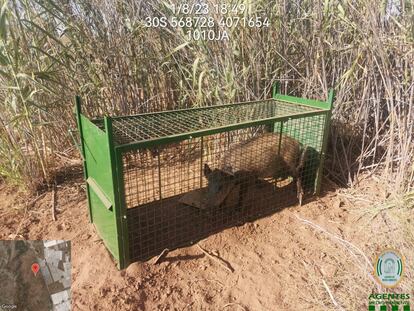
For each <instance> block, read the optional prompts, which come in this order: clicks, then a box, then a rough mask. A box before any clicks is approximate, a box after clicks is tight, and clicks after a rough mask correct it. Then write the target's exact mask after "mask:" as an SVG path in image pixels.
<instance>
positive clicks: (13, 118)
mask: <svg viewBox="0 0 414 311" xmlns="http://www.w3.org/2000/svg"><path fill="white" fill-rule="evenodd" d="M206 1H207V2H211V3H212V2H214V0H206ZM230 2H231V1H229V3H230ZM0 3H1V11H0V81H1V87H0V176H2V178H3V179H5V180H6V181H7V182H11V183H14V184H18V185H20V186H22V187H24V188H28V189H32V190H35V189H39V188H41V187H44V186H47V185H49V184H50V183H52V182H53V180H54V176H55V172H56V168H57V167H59V161H60V159H61V158H62V157H68V156H69V157H71V156H73V155H74V154H75V153H74V152H73V151H74V147H73V143H72V141H71V139H70V136H69V135H68V129H69V128H70V127H74V126H75V123H74V117H73V112H72V109H73V98H74V96H75V94H79V95H81V96H82V98H83V99H84V101H85V110H86V113H87V114H88V115H91V116H101V115H104V114H116V115H118V114H130V113H137V112H147V111H156V110H164V109H175V108H183V107H189V106H205V105H216V104H220V103H224V102H235V101H245V100H256V99H261V98H267V97H269V96H270V93H271V86H272V84H273V83H274V82H275V81H281V82H282V91H283V92H290V93H292V94H294V95H298V96H302V97H309V98H319V99H323V98H326V96H327V92H328V88H330V87H334V88H335V89H336V94H337V95H336V101H335V110H334V115H333V118H334V122H333V126H332V128H331V138H330V148H329V154H328V161H327V166H326V169H327V176H328V177H329V178H330V179H332V180H333V181H335V182H336V183H340V184H345V185H352V184H353V183H355V182H357V181H358V177H359V176H361V174H360V173H361V172H363V171H366V170H369V171H370V172H374V171H376V172H382V174H384V176H385V178H386V180H388V181H389V189H390V191H392V192H405V191H407V190H409V189H410V188H411V187H413V184H414V164H413V158H414V139H413V126H414V79H413V78H414V1H413V0H401V1H396V0H383V1H375V0H360V1H355V0H324V1H316V0H289V1H286V0H274V1H268V0H266V1H265V0H262V1H261V0H258V1H249V0H234V1H232V3H233V4H234V3H243V4H245V5H246V6H247V7H248V8H249V12H250V14H257V15H260V16H267V17H268V18H269V20H270V24H271V25H270V27H268V28H262V29H257V28H254V29H252V28H249V27H241V26H238V27H234V28H232V29H231V30H229V31H230V38H231V39H230V40H229V41H221V42H217V41H188V39H187V36H186V35H185V30H183V29H173V28H170V27H166V28H162V29H161V28H157V29H153V28H146V27H144V23H143V19H144V17H146V16H167V17H171V16H174V12H173V10H172V5H173V4H174V3H175V1H172V0H166V1H160V0H154V1H150V2H146V1H136V0H134V1H132V0H129V1H127V0H9V1H5V0H0ZM215 18H217V19H218V18H219V16H215Z"/></svg>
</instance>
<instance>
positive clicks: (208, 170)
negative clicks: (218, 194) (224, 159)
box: [203, 163, 211, 177]
mask: <svg viewBox="0 0 414 311" xmlns="http://www.w3.org/2000/svg"><path fill="white" fill-rule="evenodd" d="M203 172H204V176H206V177H208V175H210V174H211V168H210V166H208V164H207V163H204V170H203Z"/></svg>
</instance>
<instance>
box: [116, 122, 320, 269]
mask: <svg viewBox="0 0 414 311" xmlns="http://www.w3.org/2000/svg"><path fill="white" fill-rule="evenodd" d="M324 124H325V116H324V115H317V116H312V117H306V118H300V119H296V120H289V121H285V122H277V123H271V124H267V125H262V126H255V127H250V128H247V129H240V130H233V131H228V132H223V133H219V134H214V135H208V136H204V137H200V138H193V139H189V140H185V141H182V142H179V143H173V144H167V145H163V146H159V147H157V148H153V149H141V150H136V151H131V152H128V153H125V154H124V155H123V170H124V187H125V189H124V190H125V203H126V207H127V222H128V235H129V250H130V259H131V261H135V260H144V259H148V258H150V257H152V256H155V255H157V254H159V253H160V252H161V251H162V250H163V249H165V248H168V249H174V248H176V247H179V246H182V245H186V244H189V243H192V242H194V241H197V240H198V239H201V238H203V237H205V236H208V235H209V234H211V233H214V232H218V231H221V230H223V229H224V228H227V227H230V226H233V225H235V224H241V223H244V222H246V221H249V220H254V219H257V218H259V217H263V216H265V215H268V214H271V213H274V212H275V211H277V210H278V209H280V208H284V207H287V206H290V205H293V204H297V203H298V198H297V194H298V186H297V184H298V180H299V181H300V182H301V184H302V187H301V188H302V189H303V191H304V193H305V200H307V199H309V198H310V197H311V194H312V193H313V190H314V186H315V180H316V172H317V170H318V167H319V163H320V152H321V148H322V135H323V126H324ZM305 150H306V151H305ZM304 151H305V152H304ZM274 159H278V160H277V161H276V160H274ZM206 164H207V165H208V166H206Z"/></svg>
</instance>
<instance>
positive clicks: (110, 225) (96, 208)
mask: <svg viewBox="0 0 414 311" xmlns="http://www.w3.org/2000/svg"><path fill="white" fill-rule="evenodd" d="M80 119H81V124H82V132H83V146H84V155H85V160H86V162H87V168H88V177H89V178H93V180H94V182H95V183H96V184H97V185H98V187H99V189H100V190H101V192H103V193H104V195H105V197H106V198H107V199H108V200H109V201H110V202H111V203H112V205H113V207H114V208H112V209H110V210H109V209H107V207H106V206H105V203H104V202H102V199H101V195H102V194H101V193H96V192H95V191H93V188H92V187H89V194H90V212H91V219H93V223H94V225H95V227H96V230H97V231H98V233H99V235H100V237H101V238H102V239H103V241H104V243H105V245H106V246H107V248H108V249H109V251H110V252H111V253H112V255H113V256H114V258H115V259H116V260H117V261H118V262H119V261H120V259H121V254H120V245H119V236H118V229H117V218H116V213H115V211H116V205H115V202H116V201H115V192H114V184H113V176H112V173H113V171H112V165H111V158H110V148H109V142H108V137H107V134H106V133H105V132H104V131H102V130H101V129H99V128H98V127H97V126H96V125H95V124H93V123H92V122H91V121H89V120H88V118H87V117H85V116H84V115H80Z"/></svg>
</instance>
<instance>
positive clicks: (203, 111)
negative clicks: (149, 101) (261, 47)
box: [95, 99, 319, 145]
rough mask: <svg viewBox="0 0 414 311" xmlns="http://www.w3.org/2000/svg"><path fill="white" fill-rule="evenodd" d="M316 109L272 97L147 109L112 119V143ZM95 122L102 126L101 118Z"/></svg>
mask: <svg viewBox="0 0 414 311" xmlns="http://www.w3.org/2000/svg"><path fill="white" fill-rule="evenodd" d="M318 110H319V109H317V108H313V107H309V106H302V105H292V104H290V103H287V102H283V101H277V100H274V99H268V100H263V101H260V102H253V103H252V102H248V103H238V104H231V105H222V106H212V107H204V108H196V109H187V110H176V111H168V112H163V113H149V114H141V115H136V116H127V117H117V118H114V119H113V131H114V140H115V143H116V144H119V145H121V144H128V143H134V142H137V141H143V140H151V139H156V138H160V137H167V136H171V135H176V134H182V133H189V132H194V131H200V130H203V129H210V128H217V127H223V126H229V125H232V124H240V123H245V122H251V121H257V120H263V119H267V118H274V117H285V116H293V115H297V114H303V113H306V112H313V111H318ZM95 123H96V124H97V125H98V126H99V127H101V128H103V121H102V120H96V121H95Z"/></svg>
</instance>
